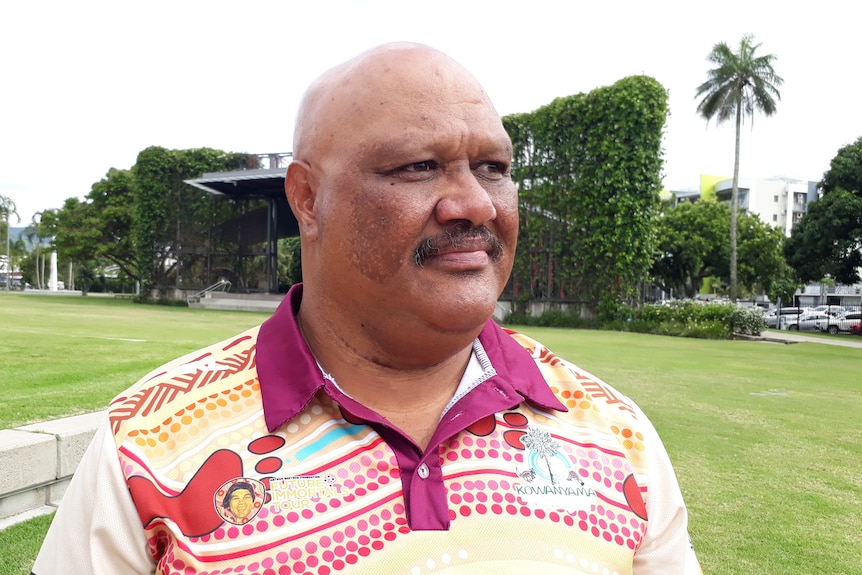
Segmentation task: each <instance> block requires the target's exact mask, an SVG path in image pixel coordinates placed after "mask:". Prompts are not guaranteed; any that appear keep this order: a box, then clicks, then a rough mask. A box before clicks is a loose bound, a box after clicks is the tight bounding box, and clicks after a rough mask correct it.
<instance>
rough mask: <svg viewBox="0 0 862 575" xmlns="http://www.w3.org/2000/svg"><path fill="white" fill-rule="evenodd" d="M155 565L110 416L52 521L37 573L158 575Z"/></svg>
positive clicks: (91, 443) (43, 544) (91, 444)
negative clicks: (117, 445)
mask: <svg viewBox="0 0 862 575" xmlns="http://www.w3.org/2000/svg"><path fill="white" fill-rule="evenodd" d="M155 570H156V564H155V561H154V560H153V558H152V557H151V556H150V554H149V553H148V551H147V538H146V535H145V533H144V529H143V526H142V525H141V520H140V518H139V516H138V512H137V510H136V509H135V505H134V503H133V501H132V497H131V495H130V494H129V489H128V486H127V485H126V481H125V477H124V476H123V474H122V470H121V468H120V460H119V457H118V455H117V449H116V445H115V443H114V439H113V435H112V434H111V431H110V429H109V424H108V418H107V416H105V421H104V422H103V423H102V425H100V426H99V428H98V430H97V431H96V434H95V435H94V436H93V440H92V441H91V442H90V445H89V447H88V448H87V450H86V452H85V453H84V457H83V458H82V459H81V462H80V464H79V465H78V467H77V469H76V470H75V474H74V476H73V477H72V481H71V482H70V484H69V487H68V489H67V490H66V493H65V494H64V496H63V500H62V501H61V503H60V507H59V509H58V510H57V514H56V515H55V516H54V520H53V521H52V522H51V526H50V528H49V529H48V533H47V535H46V536H45V540H44V541H43V543H42V548H41V549H40V551H39V554H38V556H37V557H36V562H35V564H34V565H33V575H54V574H58V573H92V574H93V575H116V574H117V573H123V574H140V575H144V574H147V575H153V573H155Z"/></svg>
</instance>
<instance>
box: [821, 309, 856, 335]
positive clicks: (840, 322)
mask: <svg viewBox="0 0 862 575" xmlns="http://www.w3.org/2000/svg"><path fill="white" fill-rule="evenodd" d="M860 319H862V311H848V312H845V313H844V314H843V315H839V316H836V317H832V316H830V317H829V318H827V319H825V320H820V321H818V322H816V323H817V329H819V330H820V331H825V332H828V333H831V334H836V333H839V332H849V331H850V327H851V326H852V325H853V322H854V320H860Z"/></svg>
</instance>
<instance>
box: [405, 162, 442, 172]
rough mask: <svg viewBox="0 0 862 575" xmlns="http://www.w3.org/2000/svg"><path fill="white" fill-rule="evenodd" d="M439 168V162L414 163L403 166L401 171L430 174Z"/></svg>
mask: <svg viewBox="0 0 862 575" xmlns="http://www.w3.org/2000/svg"><path fill="white" fill-rule="evenodd" d="M436 168H437V162H434V161H431V160H428V161H426V162H414V163H412V164H407V165H406V166H402V167H401V169H402V170H404V171H405V172H430V171H432V170H434V169H436Z"/></svg>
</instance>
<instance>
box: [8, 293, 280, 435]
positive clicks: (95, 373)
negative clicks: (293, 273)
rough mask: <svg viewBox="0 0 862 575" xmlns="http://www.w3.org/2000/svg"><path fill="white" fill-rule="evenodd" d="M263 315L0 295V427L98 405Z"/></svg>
mask: <svg viewBox="0 0 862 575" xmlns="http://www.w3.org/2000/svg"><path fill="white" fill-rule="evenodd" d="M266 317H268V314H262V313H250V312H237V311H212V310H199V309H189V308H185V307H183V308H175V307H164V306H151V305H139V304H134V303H132V302H131V301H128V300H117V299H114V298H104V297H96V296H88V297H81V296H40V295H28V294H20V293H19V294H14V293H13V294H5V293H0V325H2V326H3V327H2V337H0V381H2V382H3V394H2V395H0V429H8V428H10V427H14V426H18V425H23V424H26V423H33V422H37V421H44V420H47V419H54V418H57V417H60V416H65V415H75V414H79V413H85V412H88V411H96V410H99V409H103V408H104V407H105V406H107V404H108V402H109V401H110V400H111V398H113V397H114V396H115V395H116V394H118V393H119V392H120V391H122V390H123V389H125V388H126V387H128V386H130V385H131V384H133V383H134V382H135V381H137V380H138V379H139V378H141V377H143V376H144V375H146V374H147V373H148V372H149V371H150V370H152V369H155V368H156V367H158V366H159V365H161V364H162V363H164V362H166V361H168V360H170V359H173V358H175V357H178V356H181V355H184V354H186V353H188V352H191V351H194V350H195V349H198V348H199V347H201V346H203V345H205V344H207V343H214V342H217V341H219V340H221V339H224V338H227V337H230V336H231V335H234V334H236V333H239V332H241V331H243V330H245V329H247V328H249V327H252V326H254V325H256V324H258V323H260V322H262V321H263V320H264V319H266Z"/></svg>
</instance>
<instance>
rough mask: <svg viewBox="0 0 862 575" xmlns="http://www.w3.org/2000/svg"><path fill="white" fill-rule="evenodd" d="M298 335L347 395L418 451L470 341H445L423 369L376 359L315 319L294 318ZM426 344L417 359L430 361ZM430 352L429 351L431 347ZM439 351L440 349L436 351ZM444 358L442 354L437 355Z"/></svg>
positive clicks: (466, 356) (456, 378)
mask: <svg viewBox="0 0 862 575" xmlns="http://www.w3.org/2000/svg"><path fill="white" fill-rule="evenodd" d="M297 321H298V323H299V326H300V329H301V331H302V334H303V337H304V338H305V340H306V342H307V343H308V346H309V348H310V349H311V351H312V353H313V354H314V356H315V358H316V359H317V361H318V363H319V364H320V366H321V368H322V369H323V370H324V371H325V372H327V373H328V374H330V375H331V376H332V378H333V379H334V380H335V382H336V383H337V385H338V386H339V387H340V388H341V389H342V391H344V392H345V393H346V394H347V395H349V396H351V397H352V398H353V399H355V400H356V401H358V402H359V403H361V404H362V405H364V406H366V407H368V408H369V409H372V410H373V411H375V412H377V413H378V414H380V415H381V416H383V417H385V418H386V419H387V420H389V421H390V422H391V423H392V424H393V425H395V426H397V427H398V428H399V429H401V430H402V431H403V432H404V433H406V434H407V435H408V436H410V437H411V439H413V441H414V442H415V443H416V444H417V445H418V446H420V447H421V448H422V449H425V447H427V444H428V442H429V441H430V439H431V436H432V435H433V434H434V431H435V429H436V428H437V423H438V422H439V419H440V415H441V414H442V412H443V409H444V408H445V407H446V405H447V404H448V403H449V401H450V400H451V399H452V396H453V395H454V393H455V390H456V389H457V388H458V384H459V382H460V381H461V377H462V376H463V375H464V371H465V370H466V368H467V363H468V362H469V360H470V356H471V354H472V351H473V339H475V336H471V337H470V339H467V338H466V337H460V338H458V339H459V340H461V342H460V349H457V350H454V349H451V348H450V347H449V346H453V345H454V344H453V341H446V343H445V345H444V346H443V350H445V351H446V352H447V353H446V355H445V357H442V358H441V359H440V360H439V361H432V362H430V363H427V364H425V365H422V364H421V363H419V362H416V361H415V359H413V360H412V361H404V362H403V363H401V364H400V365H399V364H398V363H396V362H393V361H391V360H387V361H380V360H379V359H378V358H376V357H373V356H372V354H371V353H368V352H367V351H366V352H363V350H362V347H361V346H357V345H354V344H353V342H351V341H348V340H345V338H343V337H341V336H340V333H343V332H338V333H337V332H336V330H332V329H326V324H325V323H324V322H320V321H317V322H315V321H308V320H307V319H305V318H304V317H303V315H302V313H301V312H300V314H299V315H298V316H297ZM434 345H435V344H434V343H428V344H427V345H423V346H421V348H420V349H417V352H416V355H417V356H419V357H431V353H430V352H431V351H432V350H429V346H434ZM432 349H433V348H432ZM437 350H438V353H439V351H441V347H440V346H438V347H437ZM441 355H443V354H441Z"/></svg>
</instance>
